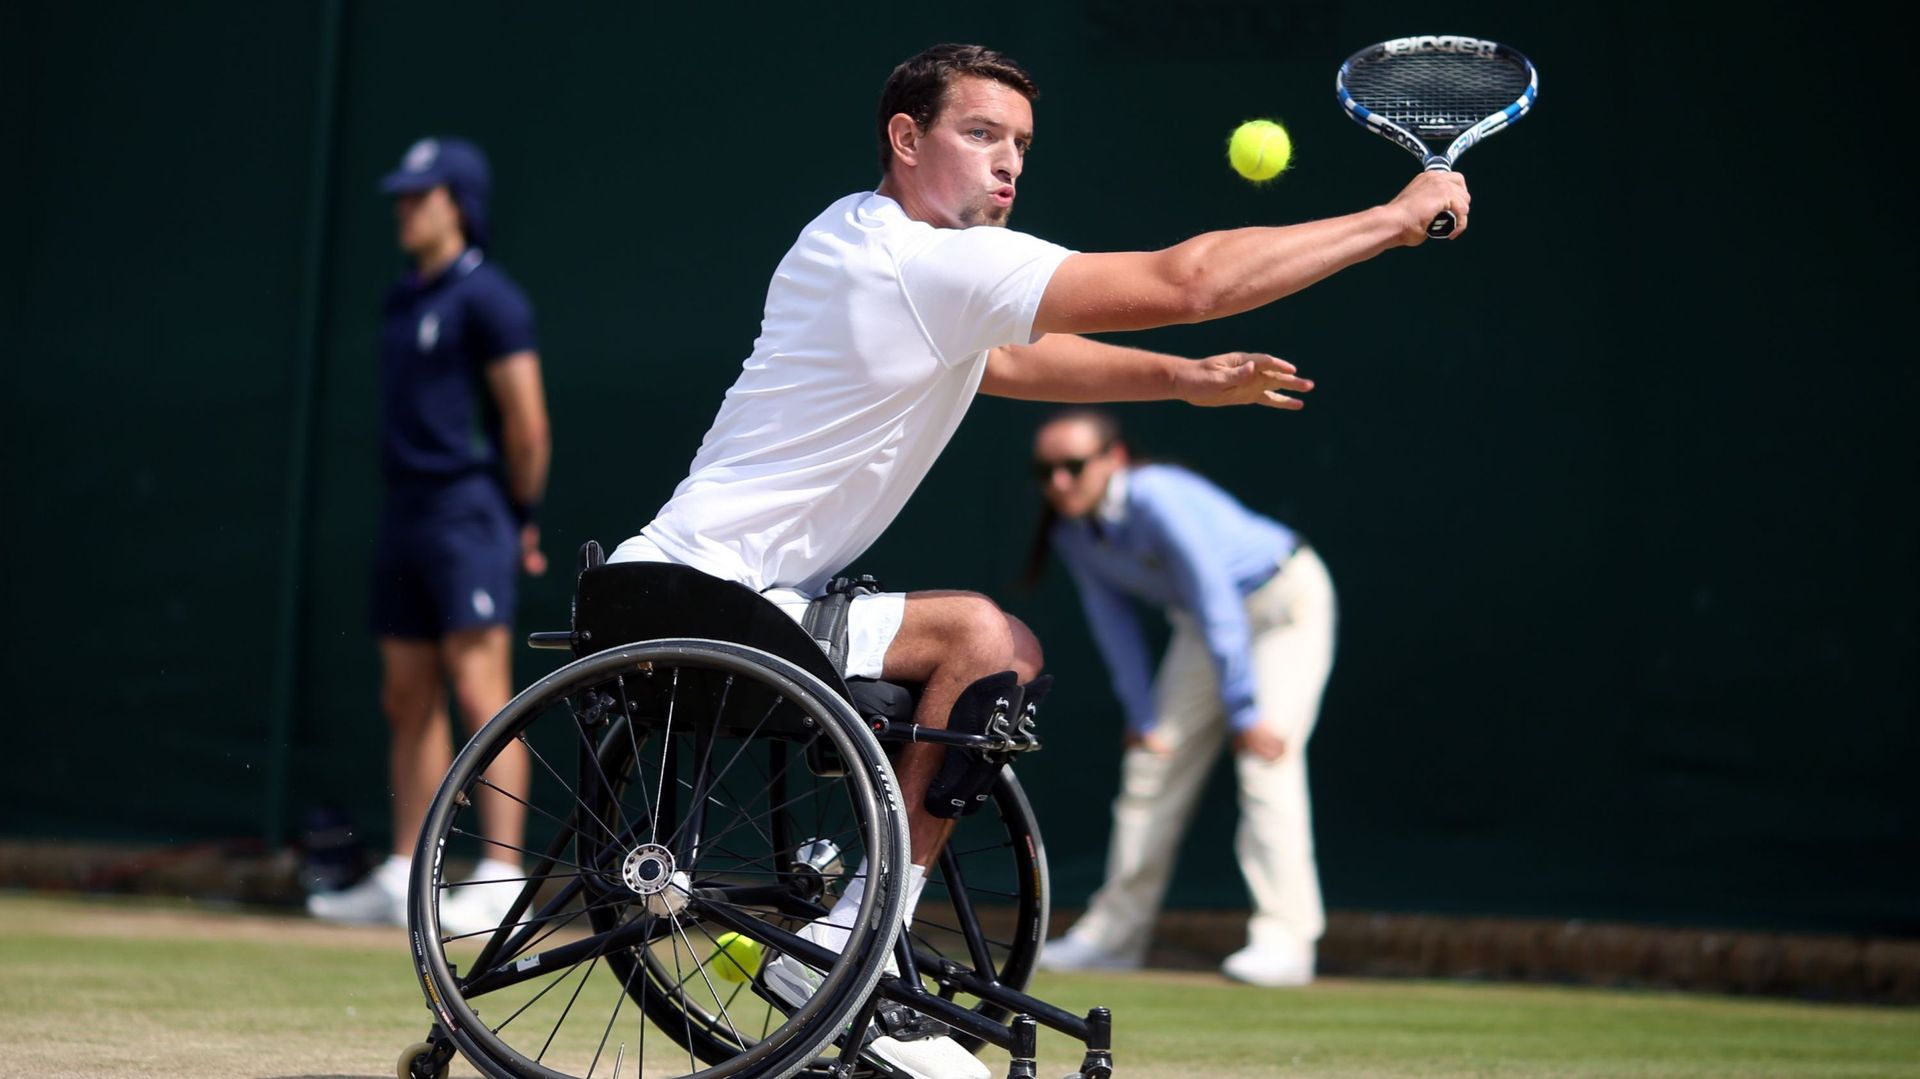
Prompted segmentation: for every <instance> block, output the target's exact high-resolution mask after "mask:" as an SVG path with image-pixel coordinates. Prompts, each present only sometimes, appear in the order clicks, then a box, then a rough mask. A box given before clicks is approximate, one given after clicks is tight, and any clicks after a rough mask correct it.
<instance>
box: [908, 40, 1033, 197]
mask: <svg viewBox="0 0 1920 1079" xmlns="http://www.w3.org/2000/svg"><path fill="white" fill-rule="evenodd" d="M1032 143H1033V104H1032V103H1031V102H1029V101H1028V100H1027V99H1026V97H1025V95H1023V94H1021V93H1020V91H1018V90H1015V89H1014V88H1013V87H1011V86H1008V85H1006V84H1005V83H1000V82H995V81H993V80H992V79H982V78H975V77H973V76H962V77H960V78H957V79H955V80H953V82H952V83H950V84H948V86H947V97H946V101H945V103H944V104H943V105H942V106H941V109H940V114H939V115H938V116H936V117H934V119H933V125H932V127H931V129H929V130H928V131H926V132H924V133H923V134H922V136H921V138H920V140H919V143H918V146H917V149H918V151H919V152H918V155H917V157H918V160H917V161H916V162H915V169H914V174H915V175H914V179H915V183H916V186H917V187H918V188H919V190H920V193H921V195H922V196H923V198H924V199H925V200H926V204H927V207H928V209H929V210H931V211H932V212H933V213H934V214H936V215H938V216H939V217H941V218H943V219H944V220H941V221H938V222H936V224H939V225H942V226H944V227H946V228H967V227H969V226H972V225H1004V224H1006V223H1007V218H1008V216H1009V215H1011V214H1012V213H1013V193H1014V191H1013V188H1014V182H1015V181H1016V180H1018V179H1019V178H1020V172H1021V169H1022V168H1023V167H1024V166H1025V164H1026V157H1027V147H1028V146H1030V145H1031V144H1032Z"/></svg>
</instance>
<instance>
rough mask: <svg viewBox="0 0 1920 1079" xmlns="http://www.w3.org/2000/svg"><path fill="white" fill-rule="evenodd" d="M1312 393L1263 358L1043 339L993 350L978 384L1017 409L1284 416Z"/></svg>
mask: <svg viewBox="0 0 1920 1079" xmlns="http://www.w3.org/2000/svg"><path fill="white" fill-rule="evenodd" d="M1311 389H1313V382H1312V381H1311V380H1309V379H1305V378H1301V377H1300V376H1299V374H1298V373H1296V371H1295V369H1294V366H1293V365H1292V364H1290V363H1288V362H1287V361H1285V360H1282V359H1279V358H1277V357H1274V356H1268V355H1265V354H1264V353H1258V352H1228V353H1225V354H1223V355H1219V356H1209V357H1207V358H1206V359H1203V360H1189V359H1186V358H1184V357H1180V356H1170V355H1167V354H1166V353H1164V352H1149V351H1147V350H1146V349H1140V348H1126V347H1123V346H1120V345H1110V344H1107V343H1106V342H1104V341H1094V340H1090V339H1088V338H1085V337H1078V336H1075V335H1073V334H1049V335H1047V336H1046V337H1043V338H1041V339H1040V340H1039V341H1038V342H1036V343H1034V344H1031V345H1009V346H1006V347H1004V348H996V349H994V350H993V351H992V352H990V353H988V355H987V373H986V375H985V377H983V378H982V379H981V382H980V391H981V392H982V393H989V394H992V395H994V396H996V397H1011V398H1014V399H1016V400H1021V401H1057V402H1060V403H1063V404H1087V403H1093V402H1106V401H1165V400H1176V401H1186V402H1188V403H1190V404H1195V405H1265V406H1267V407H1269V408H1286V409H1298V408H1299V407H1301V402H1300V400H1299V399H1298V398H1296V397H1290V396H1288V393H1289V392H1291V393H1305V392H1307V391H1308V390H1311Z"/></svg>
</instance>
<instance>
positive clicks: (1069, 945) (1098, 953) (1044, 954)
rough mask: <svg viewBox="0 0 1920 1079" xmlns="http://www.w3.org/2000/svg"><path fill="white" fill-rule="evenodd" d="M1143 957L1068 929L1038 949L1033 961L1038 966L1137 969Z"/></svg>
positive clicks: (1042, 968)
mask: <svg viewBox="0 0 1920 1079" xmlns="http://www.w3.org/2000/svg"><path fill="white" fill-rule="evenodd" d="M1142 962H1143V957H1141V956H1138V955H1122V954H1120V953H1119V952H1110V951H1107V950H1106V949H1105V948H1101V947H1099V946H1097V945H1095V944H1092V943H1090V942H1089V941H1086V940H1084V939H1082V938H1080V937H1076V936H1074V935H1073V934H1072V933H1068V934H1067V935H1066V936H1064V937H1055V938H1054V939H1052V940H1050V941H1048V942H1047V943H1046V946H1045V947H1043V948H1041V949H1040V958H1039V960H1038V961H1037V962H1036V963H1035V965H1036V966H1038V967H1039V968H1040V969H1041V970H1058V971H1071V970H1139V969H1140V967H1141V965H1142Z"/></svg>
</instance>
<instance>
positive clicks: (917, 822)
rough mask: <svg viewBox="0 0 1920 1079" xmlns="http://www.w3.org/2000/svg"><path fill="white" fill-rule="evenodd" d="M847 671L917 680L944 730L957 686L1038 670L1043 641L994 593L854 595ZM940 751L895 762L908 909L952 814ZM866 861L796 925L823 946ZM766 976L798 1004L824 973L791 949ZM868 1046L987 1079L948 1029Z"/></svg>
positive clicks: (923, 708) (909, 1067)
mask: <svg viewBox="0 0 1920 1079" xmlns="http://www.w3.org/2000/svg"><path fill="white" fill-rule="evenodd" d="M847 626H848V633H847V637H848V648H847V673H848V674H849V675H854V676H863V677H869V678H871V677H880V678H885V679H887V680H888V681H895V682H918V683H921V684H922V686H923V688H922V690H921V694H920V703H919V706H918V708H917V710H916V711H915V713H914V721H915V722H916V723H919V724H922V725H925V726H929V727H934V728H940V729H944V728H945V727H946V726H947V723H948V721H949V719H950V718H951V714H952V712H953V705H954V702H955V701H956V700H958V699H959V697H960V693H961V691H962V690H964V689H966V687H968V686H969V685H972V684H973V683H974V682H976V681H978V680H979V679H981V678H984V677H986V676H987V675H990V674H997V673H999V672H1000V671H1007V670H1011V671H1013V672H1015V674H1017V675H1018V676H1019V678H1020V680H1021V681H1023V682H1024V681H1029V680H1031V679H1033V678H1034V677H1036V676H1037V675H1038V674H1039V673H1040V667H1041V660H1042V657H1041V654H1040V642H1039V641H1038V640H1037V639H1036V638H1035V637H1034V635H1033V631H1031V630H1029V629H1028V628H1027V627H1026V625H1025V624H1024V623H1022V622H1021V621H1020V620H1019V619H1017V618H1014V617H1013V616H1012V615H1009V614H1007V613H1006V612H1004V611H1002V610H1001V609H1000V608H999V607H998V606H997V605H996V604H994V602H993V601H992V600H989V599H987V598H986V597H984V596H980V595H976V594H973V593H969V592H913V593H909V594H907V595H905V596H904V597H903V596H901V595H900V594H898V593H893V594H889V595H878V596H860V597H856V598H855V599H854V601H853V603H852V604H851V605H850V606H849V608H848V614H847ZM944 752H945V751H944V750H943V749H942V748H941V747H939V746H929V745H908V746H906V747H904V748H903V750H902V751H901V753H900V755H899V757H898V758H896V759H895V761H894V770H895V774H896V776H897V777H898V779H899V782H900V793H901V797H902V799H903V801H904V802H905V803H906V808H907V819H908V825H909V830H910V832H911V835H912V845H913V850H912V864H911V865H910V866H908V868H907V874H906V877H907V879H906V909H907V911H908V912H909V914H908V921H909V923H911V920H912V916H911V911H912V910H913V909H914V906H915V905H916V904H917V903H918V901H919V898H920V892H921V890H922V889H923V887H924V886H925V884H926V871H927V866H929V865H931V864H932V862H933V860H934V859H935V858H937V857H938V856H939V854H940V848H941V846H942V845H944V844H945V842H946V840H947V837H948V835H950V834H951V833H952V831H953V825H954V822H953V821H951V820H943V819H941V818H939V817H935V816H934V815H933V814H932V813H929V812H928V811H927V809H926V795H927V788H928V787H930V786H931V785H932V784H933V780H934V778H935V776H937V775H938V774H939V771H940V764H941V761H942V760H943V759H944ZM868 868H869V866H868V863H867V862H866V861H862V862H861V864H860V867H859V868H858V869H856V870H855V873H854V879H853V880H852V881H851V882H849V883H848V884H847V885H846V887H845V889H844V890H843V891H842V892H841V895H840V898H839V899H838V901H837V902H836V903H835V904H834V906H833V909H832V910H830V911H829V912H828V914H827V916H826V917H825V918H822V919H820V920H819V921H816V922H813V923H812V924H810V925H808V926H807V927H806V928H805V929H803V930H801V932H802V934H803V935H805V936H806V937H808V938H809V939H811V940H813V941H814V942H815V943H818V944H821V945H823V946H825V947H828V948H834V949H838V948H841V947H843V946H844V944H845V942H846V940H847V937H848V928H847V927H849V926H851V925H852V924H853V919H854V916H855V913H856V911H857V909H858V905H859V903H860V900H861V898H862V894H863V892H864V888H865V874H866V872H867V870H868ZM763 976H764V979H765V981H766V983H767V986H768V988H769V989H770V990H771V991H772V992H773V993H774V994H775V995H777V996H779V997H780V998H781V999H784V1000H786V1001H788V1002H789V1003H797V1002H798V1001H799V1000H802V999H804V998H805V997H806V995H807V994H809V993H811V992H812V991H813V989H814V987H815V986H816V985H817V984H818V980H819V977H820V972H818V971H815V970H812V969H810V968H807V967H806V966H805V965H803V964H801V963H799V962H797V961H795V960H794V959H792V958H790V957H782V958H780V959H777V960H775V961H774V962H771V963H769V964H767V966H766V967H765V968H764V975H763ZM869 1051H870V1052H872V1053H873V1054H874V1055H875V1056H878V1057H879V1058H880V1059H882V1060H883V1061H885V1062H886V1063H887V1064H888V1065H889V1066H891V1067H892V1068H893V1069H894V1070H895V1071H897V1072H899V1073H901V1074H904V1075H907V1076H910V1077H915V1079H986V1077H987V1074H988V1072H987V1069H986V1065H984V1064H982V1063H981V1062H980V1061H979V1059H978V1058H976V1057H975V1056H974V1055H973V1054H972V1053H970V1052H968V1051H967V1050H966V1049H965V1048H963V1047H962V1046H961V1045H960V1044H959V1043H958V1042H956V1041H954V1040H953V1039H952V1038H951V1037H947V1036H944V1035H940V1036H932V1037H927V1036H912V1035H909V1034H907V1033H901V1034H900V1036H899V1037H897V1038H896V1037H894V1036H893V1034H891V1033H888V1034H883V1035H881V1036H879V1037H877V1038H875V1039H874V1041H873V1042H872V1043H871V1045H870V1047H869Z"/></svg>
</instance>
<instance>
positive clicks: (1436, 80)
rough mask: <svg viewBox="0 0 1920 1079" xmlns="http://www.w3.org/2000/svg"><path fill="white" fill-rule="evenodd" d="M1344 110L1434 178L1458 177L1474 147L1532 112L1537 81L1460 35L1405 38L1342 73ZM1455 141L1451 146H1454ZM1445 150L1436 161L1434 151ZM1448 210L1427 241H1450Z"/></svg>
mask: <svg viewBox="0 0 1920 1079" xmlns="http://www.w3.org/2000/svg"><path fill="white" fill-rule="evenodd" d="M1334 86H1335V89H1336V90H1337V91H1338V93H1339V95H1340V107H1341V108H1343V109H1345V110H1347V115H1349V116H1351V117H1353V119H1354V121H1355V122H1357V123H1359V124H1360V125H1361V126H1363V127H1365V128H1366V129H1367V130H1369V131H1371V132H1373V133H1374V134H1376V135H1379V136H1380V137H1382V138H1385V139H1391V140H1392V141H1394V142H1397V143H1399V144H1400V145H1401V146H1402V147H1404V148H1406V149H1407V150H1408V151H1409V152H1410V153H1412V154H1413V156H1415V157H1417V158H1419V159H1420V163H1421V167H1422V168H1424V169H1426V170H1427V171H1429V172H1432V171H1436V170H1439V171H1446V172H1451V171H1453V163H1454V162H1455V161H1458V160H1459V159H1460V155H1461V154H1464V153H1466V152H1467V149H1468V148H1469V147H1471V146H1472V145H1473V144H1474V143H1476V142H1479V141H1480V140H1481V139H1484V138H1486V137H1487V136H1488V135H1491V134H1493V133H1494V132H1496V131H1501V130H1504V129H1505V128H1506V127H1507V125H1509V124H1511V123H1513V122H1514V121H1515V120H1518V119H1520V118H1521V117H1522V116H1525V115H1526V114H1527V110H1529V109H1531V108H1533V100H1534V98H1535V97H1537V96H1539V93H1540V75H1539V73H1538V72H1536V71H1535V70H1534V69H1533V62H1532V61H1530V60H1528V59H1527V58H1526V57H1525V56H1522V55H1520V52H1519V50H1517V49H1513V48H1509V47H1508V46H1506V45H1502V44H1500V43H1498V42H1495V41H1487V40H1485V39H1484V38H1477V37H1461V36H1459V35H1455V34H1444V35H1432V34H1429V35H1426V36H1422V37H1402V38H1395V39H1393V40H1392V41H1382V42H1381V43H1379V44H1378V45H1369V46H1367V47H1366V48H1364V49H1361V50H1360V51H1359V52H1356V53H1354V54H1353V55H1352V56H1349V57H1347V62H1346V63H1344V64H1341V65H1340V74H1339V76H1338V77H1337V78H1336V80H1335V82H1334ZM1449 140H1450V141H1449ZM1436 145H1443V146H1445V147H1446V150H1445V151H1444V152H1441V153H1435V152H1434V150H1433V146H1436ZM1455 224H1456V222H1455V219H1454V216H1453V213H1452V212H1451V211H1447V210H1443V211H1441V212H1440V216H1438V217H1436V218H1434V219H1433V221H1432V222H1431V223H1429V224H1428V225H1427V235H1428V236H1431V237H1433V238H1435V239H1441V238H1443V237H1446V236H1450V235H1452V234H1453V228H1454V225H1455Z"/></svg>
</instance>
